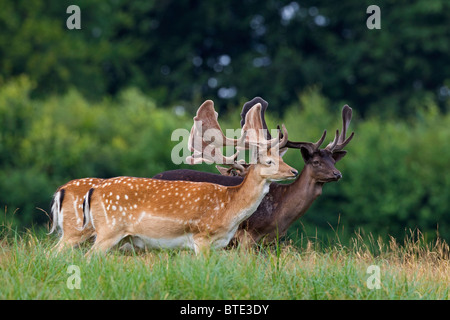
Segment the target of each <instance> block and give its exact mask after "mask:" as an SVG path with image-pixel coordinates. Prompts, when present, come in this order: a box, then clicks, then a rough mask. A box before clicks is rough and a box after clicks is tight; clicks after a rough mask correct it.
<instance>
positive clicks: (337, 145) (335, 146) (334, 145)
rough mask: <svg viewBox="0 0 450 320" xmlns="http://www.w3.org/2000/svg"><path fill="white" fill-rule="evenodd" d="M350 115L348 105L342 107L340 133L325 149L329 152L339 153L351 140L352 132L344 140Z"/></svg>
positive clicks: (350, 118)
mask: <svg viewBox="0 0 450 320" xmlns="http://www.w3.org/2000/svg"><path fill="white" fill-rule="evenodd" d="M352 113H353V111H352V108H350V107H349V106H348V105H344V107H343V108H342V132H341V134H340V135H339V136H336V138H335V140H334V141H332V142H330V144H328V146H327V147H326V148H325V149H327V150H329V151H331V152H336V151H340V150H342V149H343V148H344V147H345V146H346V145H347V144H348V143H349V142H350V141H351V140H352V139H353V136H354V134H355V133H354V132H352V133H351V135H350V136H349V137H348V138H347V139H345V136H346V134H347V129H348V127H349V125H350V121H351V120H352Z"/></svg>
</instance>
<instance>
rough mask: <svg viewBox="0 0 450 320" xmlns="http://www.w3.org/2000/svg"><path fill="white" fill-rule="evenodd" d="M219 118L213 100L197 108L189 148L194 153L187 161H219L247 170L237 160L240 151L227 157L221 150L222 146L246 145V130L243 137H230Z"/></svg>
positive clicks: (194, 162)
mask: <svg viewBox="0 0 450 320" xmlns="http://www.w3.org/2000/svg"><path fill="white" fill-rule="evenodd" d="M217 118H218V114H217V112H216V111H215V110H214V103H213V102H212V101H211V100H207V101H205V102H204V103H203V104H202V105H201V106H200V108H199V109H198V110H197V115H196V116H195V117H194V125H193V126H192V129H191V133H190V136H189V141H188V148H189V150H190V151H191V152H193V155H192V156H189V157H187V158H186V162H187V163H189V164H200V163H202V162H205V163H209V164H211V163H218V164H225V165H229V166H231V167H232V168H235V169H237V170H245V168H244V167H243V166H242V165H241V164H240V163H239V162H237V161H236V160H237V157H238V155H239V151H238V152H236V153H235V154H234V155H232V156H230V157H225V156H224V155H223V154H222V152H221V148H222V147H225V146H237V145H244V141H245V139H246V133H245V131H243V132H242V135H241V138H239V139H230V138H228V137H226V136H225V135H224V134H223V131H222V129H221V128H220V125H219V123H218V121H217Z"/></svg>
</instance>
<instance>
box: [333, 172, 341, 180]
mask: <svg viewBox="0 0 450 320" xmlns="http://www.w3.org/2000/svg"><path fill="white" fill-rule="evenodd" d="M333 174H334V176H335V177H336V178H338V179H340V178H342V173H340V172H339V171H333Z"/></svg>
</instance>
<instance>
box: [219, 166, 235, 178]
mask: <svg viewBox="0 0 450 320" xmlns="http://www.w3.org/2000/svg"><path fill="white" fill-rule="evenodd" d="M216 168H217V170H219V172H220V174H221V175H223V176H232V175H233V174H232V173H231V170H229V168H224V167H221V166H216Z"/></svg>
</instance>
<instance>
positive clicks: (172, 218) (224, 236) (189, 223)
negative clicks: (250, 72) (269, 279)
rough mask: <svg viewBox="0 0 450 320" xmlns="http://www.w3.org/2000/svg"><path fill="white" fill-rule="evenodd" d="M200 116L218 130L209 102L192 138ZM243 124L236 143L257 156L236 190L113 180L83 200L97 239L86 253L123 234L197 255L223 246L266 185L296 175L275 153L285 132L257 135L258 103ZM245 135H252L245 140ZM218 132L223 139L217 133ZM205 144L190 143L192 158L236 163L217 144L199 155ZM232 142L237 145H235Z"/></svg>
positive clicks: (114, 241)
mask: <svg viewBox="0 0 450 320" xmlns="http://www.w3.org/2000/svg"><path fill="white" fill-rule="evenodd" d="M199 115H203V116H202V117H205V118H204V119H201V120H203V123H204V124H205V123H206V124H210V126H211V127H213V128H220V126H219V125H218V123H217V119H216V115H215V111H214V106H213V102H212V101H210V100H208V101H206V102H205V103H203V105H202V106H201V107H200V108H199V111H198V112H197V117H195V118H194V127H193V130H192V131H191V138H192V137H195V136H198V135H201V133H199V132H196V128H195V121H197V120H199V119H198V116H199ZM246 121H247V125H246V126H244V128H243V129H242V136H241V138H240V139H239V141H243V139H245V141H246V142H245V147H246V148H248V147H249V146H256V147H257V157H256V163H254V164H251V165H250V167H249V169H248V173H247V175H246V176H245V178H244V180H243V181H242V183H241V184H239V185H237V186H233V187H225V186H221V185H217V184H212V183H206V182H190V181H168V180H158V179H149V178H130V177H118V178H113V179H108V180H105V181H103V183H101V184H99V185H97V187H95V188H92V189H90V190H89V194H88V195H87V196H86V198H85V199H86V200H85V206H84V216H85V218H86V222H87V223H88V222H89V221H91V222H92V225H93V226H94V228H95V230H96V233H97V237H96V241H95V243H94V245H93V246H92V248H91V250H90V251H89V252H88V255H90V254H92V253H93V252H96V251H100V252H105V251H107V250H109V249H110V248H111V247H113V246H114V245H115V244H117V243H118V242H119V241H120V240H121V239H123V238H124V237H127V236H131V237H132V238H138V239H140V240H141V241H142V242H143V243H145V246H146V247H158V248H161V247H162V248H174V247H184V248H190V249H194V250H195V252H196V253H198V252H200V251H202V250H203V249H207V248H210V247H216V248H220V247H225V246H226V245H227V244H228V243H229V241H230V239H231V238H232V237H233V235H234V234H235V232H236V230H237V228H238V226H239V224H240V223H241V222H242V221H243V220H245V219H247V218H248V217H249V216H250V215H251V214H252V213H253V212H254V211H255V210H256V208H257V207H258V205H259V203H260V202H261V200H262V199H263V197H264V196H265V195H266V193H267V192H268V190H269V184H270V181H271V180H287V179H293V178H295V177H296V175H297V174H298V172H297V171H296V170H295V169H293V168H291V167H290V166H288V165H287V164H285V163H284V162H283V160H282V159H281V157H279V155H278V151H277V148H278V147H282V146H283V145H284V144H285V143H286V142H287V132H286V131H285V130H284V132H283V133H284V136H283V139H279V138H278V137H277V138H274V139H272V140H266V139H264V137H262V136H261V135H260V134H259V133H258V132H260V130H261V128H262V121H261V105H259V104H257V105H255V106H254V107H253V108H252V109H251V110H250V111H249V112H248V113H247V115H246ZM207 127H209V125H207ZM255 129H256V130H255ZM283 129H284V128H283ZM248 132H256V134H253V135H252V136H249V135H248ZM220 133H221V134H222V136H223V133H222V131H221V130H220ZM253 138H255V139H254V140H253ZM190 140H191V139H190ZM218 140H221V139H214V141H218ZM225 140H227V139H225ZM204 142H205V141H202V143H201V144H200V145H201V147H200V148H201V150H199V149H197V147H196V143H192V144H190V146H191V147H192V148H194V159H193V160H198V158H197V159H195V158H196V156H201V157H202V158H200V159H201V160H205V161H214V162H218V159H219V160H220V159H224V160H226V161H225V163H226V164H229V163H230V162H229V161H230V158H232V160H233V161H232V162H231V165H233V166H234V165H236V164H237V162H236V159H237V153H236V154H235V155H234V156H232V157H229V158H225V157H224V156H223V155H222V154H221V152H220V148H219V147H221V146H218V145H215V146H214V149H213V152H211V153H210V154H208V153H205V152H203V151H204V149H205V144H204ZM233 144H237V143H236V141H234V142H233ZM210 145H213V143H211V144H210ZM222 146H223V145H222ZM274 150H275V151H274ZM191 160H192V159H191Z"/></svg>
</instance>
